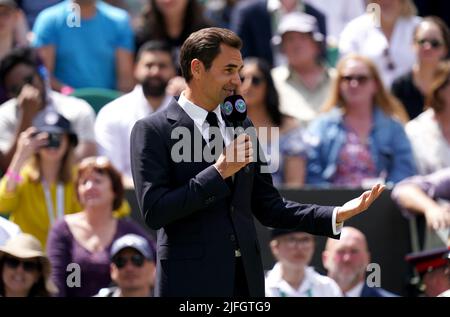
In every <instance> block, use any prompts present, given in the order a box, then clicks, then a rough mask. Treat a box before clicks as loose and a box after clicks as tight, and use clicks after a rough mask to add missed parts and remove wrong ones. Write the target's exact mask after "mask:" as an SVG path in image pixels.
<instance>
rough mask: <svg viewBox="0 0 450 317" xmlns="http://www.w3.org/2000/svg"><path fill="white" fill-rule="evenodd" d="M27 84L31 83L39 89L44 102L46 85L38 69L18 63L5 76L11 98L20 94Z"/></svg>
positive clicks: (6, 86)
mask: <svg viewBox="0 0 450 317" xmlns="http://www.w3.org/2000/svg"><path fill="white" fill-rule="evenodd" d="M25 85H31V86H33V87H34V88H36V89H37V90H39V92H40V95H41V97H42V102H43V103H44V101H45V85H44V82H43V80H42V79H41V78H40V77H39V75H38V74H37V73H36V70H35V69H34V68H33V67H31V66H29V65H27V64H17V65H16V66H14V67H13V68H12V69H11V70H10V71H9V73H8V74H7V75H6V76H5V89H6V92H7V94H8V97H9V98H15V97H17V96H19V95H20V92H21V91H22V88H23V87H24V86H25Z"/></svg>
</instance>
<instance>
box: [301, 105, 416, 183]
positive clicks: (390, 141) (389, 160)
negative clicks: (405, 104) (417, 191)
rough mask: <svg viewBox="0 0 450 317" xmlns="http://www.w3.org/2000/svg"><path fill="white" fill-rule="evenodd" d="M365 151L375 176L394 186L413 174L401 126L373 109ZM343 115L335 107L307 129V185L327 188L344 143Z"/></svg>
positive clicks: (408, 146)
mask: <svg viewBox="0 0 450 317" xmlns="http://www.w3.org/2000/svg"><path fill="white" fill-rule="evenodd" d="M373 120H374V123H373V127H372V130H371V132H370V135H369V140H368V142H369V148H370V152H371V154H372V159H373V161H374V164H375V166H376V169H377V175H383V174H384V175H386V180H385V181H386V183H387V184H389V183H397V182H399V181H401V180H402V179H404V178H406V177H408V176H412V175H414V174H416V166H415V162H414V156H413V153H412V148H411V144H410V142H409V140H408V138H407V136H406V133H405V130H404V128H403V126H402V124H401V123H400V122H398V121H396V120H394V119H393V118H392V117H389V116H388V115H386V114H385V113H384V112H383V111H382V110H381V109H380V108H378V107H374V111H373ZM343 123H344V114H343V111H342V109H339V108H336V109H333V110H331V111H330V112H328V113H326V114H324V115H321V116H319V117H318V118H317V119H316V120H314V121H313V122H312V123H311V125H310V127H309V134H310V140H311V143H312V146H311V148H310V151H309V153H308V176H307V183H308V184H312V185H321V186H327V185H330V184H331V180H332V178H333V176H334V174H335V173H336V170H337V164H338V159H339V153H340V151H341V149H342V146H343V145H344V143H345V141H346V132H345V129H344V125H343Z"/></svg>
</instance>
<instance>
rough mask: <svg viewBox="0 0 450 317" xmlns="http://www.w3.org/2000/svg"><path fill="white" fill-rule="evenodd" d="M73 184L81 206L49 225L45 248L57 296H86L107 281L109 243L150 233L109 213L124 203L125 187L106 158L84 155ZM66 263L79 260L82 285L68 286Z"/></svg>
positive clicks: (109, 281)
mask: <svg viewBox="0 0 450 317" xmlns="http://www.w3.org/2000/svg"><path fill="white" fill-rule="evenodd" d="M75 186H76V188H77V195H78V197H79V200H80V203H81V204H82V206H83V210H82V211H81V212H79V213H75V214H71V215H66V216H65V217H64V218H63V219H61V220H59V221H58V222H57V223H56V224H55V225H54V226H53V227H52V229H51V231H50V233H49V237H48V244H47V250H48V255H49V258H50V262H51V264H52V267H53V275H52V278H53V281H54V282H55V284H56V285H57V287H58V289H59V293H58V296H69V297H73V296H78V297H86V296H93V295H95V294H96V293H97V292H98V291H99V290H100V289H101V288H104V287H108V286H109V284H110V283H111V277H110V271H109V269H110V268H109V264H110V258H109V255H110V251H111V245H112V243H113V242H114V241H115V240H116V239H118V238H120V237H121V236H123V235H125V234H128V233H135V234H138V235H141V236H145V237H148V235H147V234H146V232H145V230H144V229H143V228H142V227H140V226H139V225H138V224H137V223H136V222H134V221H132V220H131V219H119V220H118V219H116V218H114V217H113V210H115V209H117V208H119V206H121V204H122V203H123V198H124V188H123V184H122V181H121V176H120V174H119V172H117V170H116V169H115V168H114V167H113V166H112V164H111V162H110V161H109V160H108V159H107V158H106V157H91V158H86V159H84V160H83V161H82V162H81V163H80V166H79V169H78V175H77V179H76V182H75ZM147 239H148V238H147ZM148 241H149V243H152V245H153V242H152V241H151V240H150V239H148ZM153 250H154V248H153ZM70 263H77V264H78V265H79V266H80V268H81V274H82V275H81V281H82V282H81V285H80V287H72V288H71V287H69V286H68V285H67V283H66V279H67V277H68V275H69V274H70V272H67V270H66V269H67V266H68V265H69V264H70Z"/></svg>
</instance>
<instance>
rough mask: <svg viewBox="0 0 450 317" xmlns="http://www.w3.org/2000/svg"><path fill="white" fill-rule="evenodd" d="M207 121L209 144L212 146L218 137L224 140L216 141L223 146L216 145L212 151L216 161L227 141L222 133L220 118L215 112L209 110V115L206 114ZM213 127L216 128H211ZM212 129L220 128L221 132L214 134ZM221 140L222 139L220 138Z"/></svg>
mask: <svg viewBox="0 0 450 317" xmlns="http://www.w3.org/2000/svg"><path fill="white" fill-rule="evenodd" d="M206 122H208V123H209V129H208V130H209V136H208V137H209V140H208V144H209V146H210V147H211V146H212V143H211V142H212V141H215V139H216V138H219V139H221V140H222V142H215V143H216V144H220V143H222V148H217V147H214V148H213V149H212V151H211V154H212V155H213V156H214V158H215V161H217V159H218V158H219V155H220V153H222V151H223V148H224V147H225V141H224V139H223V136H222V134H221V133H220V130H219V120H217V115H216V114H215V113H214V112H208V115H207V116H206ZM211 128H215V129H211ZM212 130H215V132H217V130H219V133H215V134H213V133H212V132H213V131H212ZM219 141H220V140H219Z"/></svg>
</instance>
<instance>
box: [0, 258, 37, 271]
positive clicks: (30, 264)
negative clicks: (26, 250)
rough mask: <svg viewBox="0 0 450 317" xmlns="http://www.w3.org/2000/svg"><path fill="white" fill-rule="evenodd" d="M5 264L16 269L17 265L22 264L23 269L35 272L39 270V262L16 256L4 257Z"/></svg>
mask: <svg viewBox="0 0 450 317" xmlns="http://www.w3.org/2000/svg"><path fill="white" fill-rule="evenodd" d="M5 265H6V266H8V267H9V268H11V269H17V268H18V267H19V265H22V268H23V269H24V271H27V272H35V271H38V270H40V268H41V264H40V263H39V262H36V261H25V260H21V259H18V258H13V257H6V258H5Z"/></svg>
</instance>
